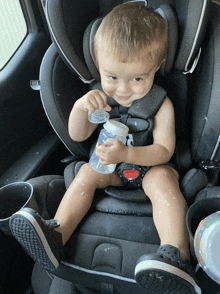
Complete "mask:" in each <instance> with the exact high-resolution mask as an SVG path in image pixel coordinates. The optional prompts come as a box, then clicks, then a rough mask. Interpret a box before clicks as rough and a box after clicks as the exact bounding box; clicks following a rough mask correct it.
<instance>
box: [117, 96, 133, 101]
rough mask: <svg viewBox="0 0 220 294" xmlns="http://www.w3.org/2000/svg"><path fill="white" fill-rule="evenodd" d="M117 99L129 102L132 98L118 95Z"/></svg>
mask: <svg viewBox="0 0 220 294" xmlns="http://www.w3.org/2000/svg"><path fill="white" fill-rule="evenodd" d="M116 97H117V98H118V99H119V100H128V99H129V98H130V96H118V95H116Z"/></svg>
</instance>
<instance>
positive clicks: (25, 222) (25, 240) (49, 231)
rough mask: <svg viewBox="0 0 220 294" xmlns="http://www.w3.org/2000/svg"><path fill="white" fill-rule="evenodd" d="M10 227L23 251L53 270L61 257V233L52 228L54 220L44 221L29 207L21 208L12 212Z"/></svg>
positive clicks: (57, 224) (56, 222)
mask: <svg viewBox="0 0 220 294" xmlns="http://www.w3.org/2000/svg"><path fill="white" fill-rule="evenodd" d="M9 225H10V229H11V232H12V234H13V235H14V237H15V238H16V239H17V240H18V242H19V243H20V244H21V245H22V247H23V248H24V249H25V251H26V252H27V253H28V254H29V255H30V256H31V257H32V258H33V259H34V260H35V262H36V263H38V264H40V265H41V266H42V267H43V268H44V269H46V270H49V271H54V270H55V269H56V268H58V266H59V263H60V261H61V257H62V251H63V243H62V235H61V234H60V233H58V232H56V231H55V230H54V229H55V228H56V227H58V226H59V222H58V221H56V220H48V221H45V220H44V219H42V218H41V217H40V215H39V214H38V213H36V212H35V211H34V210H33V209H31V208H23V209H21V210H19V211H18V212H16V213H15V214H13V215H12V216H11V219H10V224H9Z"/></svg>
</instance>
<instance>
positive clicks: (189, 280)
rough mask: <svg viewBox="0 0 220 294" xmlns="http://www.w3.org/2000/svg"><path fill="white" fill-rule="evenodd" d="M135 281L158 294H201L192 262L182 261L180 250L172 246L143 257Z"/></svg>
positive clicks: (161, 247)
mask: <svg viewBox="0 0 220 294" xmlns="http://www.w3.org/2000/svg"><path fill="white" fill-rule="evenodd" d="M135 280H136V282H137V283H138V284H139V285H141V286H142V287H144V288H146V289H148V290H150V291H152V292H155V293H157V294H162V293H163V294H165V293H167V294H168V293H169V294H174V293H175V294H180V293H181V294H195V293H201V289H200V288H199V286H198V285H197V283H196V280H195V274H194V271H193V269H192V266H191V263H190V261H189V260H187V259H185V260H183V259H181V258H180V252H179V249H178V248H176V247H174V246H171V245H163V246H160V248H159V249H158V251H157V253H155V254H148V255H143V256H142V257H141V258H140V259H139V260H138V262H137V265H136V267H135Z"/></svg>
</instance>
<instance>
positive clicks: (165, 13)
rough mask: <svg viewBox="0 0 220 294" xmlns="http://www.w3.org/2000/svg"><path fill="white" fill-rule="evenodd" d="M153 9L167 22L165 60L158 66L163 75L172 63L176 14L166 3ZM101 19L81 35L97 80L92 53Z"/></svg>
mask: <svg viewBox="0 0 220 294" xmlns="http://www.w3.org/2000/svg"><path fill="white" fill-rule="evenodd" d="M155 11H156V12H157V13H159V14H160V15H161V16H162V17H163V19H164V20H165V21H166V22H167V24H168V50H167V53H166V58H165V62H164V63H163V65H162V66H161V68H160V73H161V74H162V75H165V74H168V73H169V72H170V71H171V69H172V67H173V63H174V58H175V54H176V48H177V43H178V22H177V17H176V14H175V13H174V11H173V10H172V8H171V7H170V6H169V5H167V4H163V5H161V6H160V7H159V8H158V9H156V10H155ZM102 20H103V18H98V19H96V20H94V21H93V22H92V23H90V24H89V26H88V27H87V29H86V31H85V33H84V37H83V52H84V57H85V61H86V64H87V66H88V68H89V70H90V72H91V74H92V76H93V78H94V79H95V80H97V81H99V80H100V74H99V71H98V69H97V67H96V60H95V54H94V37H95V34H96V32H97V30H98V28H99V26H100V24H101V22H102Z"/></svg>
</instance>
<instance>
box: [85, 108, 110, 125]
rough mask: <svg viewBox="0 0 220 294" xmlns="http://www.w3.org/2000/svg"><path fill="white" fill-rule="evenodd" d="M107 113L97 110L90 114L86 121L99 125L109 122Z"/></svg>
mask: <svg viewBox="0 0 220 294" xmlns="http://www.w3.org/2000/svg"><path fill="white" fill-rule="evenodd" d="M109 117H110V115H109V113H108V112H107V111H105V110H104V109H98V110H96V111H94V112H91V113H90V114H89V116H88V119H89V121H90V122H91V123H93V124H101V123H104V122H106V121H108V120H109Z"/></svg>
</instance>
